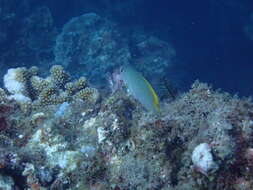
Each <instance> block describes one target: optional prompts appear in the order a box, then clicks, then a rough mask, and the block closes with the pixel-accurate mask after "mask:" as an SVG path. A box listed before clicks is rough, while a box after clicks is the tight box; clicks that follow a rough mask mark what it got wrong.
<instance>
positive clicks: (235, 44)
mask: <svg viewBox="0 0 253 190" xmlns="http://www.w3.org/2000/svg"><path fill="white" fill-rule="evenodd" d="M1 1H2V2H1ZM1 1H0V2H1V4H0V6H1V8H2V14H3V12H4V10H5V7H8V9H9V10H7V11H6V12H8V11H9V12H10V13H11V12H14V13H15V14H16V17H18V19H16V20H15V22H14V24H13V23H12V26H11V27H9V28H8V27H7V28H6V26H5V29H4V32H6V33H7V35H8V38H7V41H5V42H4V43H0V44H1V46H2V47H1V48H0V49H1V56H3V53H2V52H3V51H7V50H8V51H12V48H13V46H12V45H11V44H13V42H14V41H15V40H16V39H17V38H18V34H17V33H15V29H17V30H18V29H19V28H20V27H21V26H22V24H23V21H24V20H25V19H26V17H27V16H28V15H29V14H30V13H31V12H32V10H34V9H36V8H38V7H41V6H46V7H48V8H49V10H50V11H51V14H52V17H53V21H54V22H53V24H54V26H55V27H57V29H58V30H59V31H60V30H61V27H62V26H63V25H64V24H65V23H66V22H68V21H69V20H70V19H71V18H72V17H75V16H79V15H82V14H84V13H88V12H95V13H97V14H98V15H100V16H101V17H106V18H108V19H110V20H113V21H114V22H116V23H117V24H119V26H120V27H122V28H128V29H130V30H131V28H142V29H143V31H145V32H146V33H150V34H152V35H155V36H157V37H159V38H160V39H162V40H164V41H167V42H168V43H171V44H172V46H173V47H174V48H175V51H176V55H177V56H176V61H175V62H176V63H182V64H180V66H178V67H179V69H178V70H179V71H178V72H179V73H177V70H175V72H174V73H173V75H175V76H177V75H182V73H183V75H184V77H182V89H187V88H189V87H190V85H191V83H192V82H193V81H194V80H196V79H199V80H200V81H202V82H207V83H209V84H211V85H213V86H214V87H215V88H221V89H222V90H224V91H227V92H230V93H233V94H234V93H238V94H239V95H240V96H250V95H252V93H253V85H252V84H253V53H252V52H253V51H252V50H253V39H250V37H249V34H246V32H245V28H246V27H247V26H251V27H253V19H252V20H251V19H250V15H251V14H253V9H252V7H253V6H252V2H251V1H249V0H245V1H239V0H232V1H231V0H221V1H217V0H207V1H202V0H196V1H194V2H193V1H187V0H178V1H169V0H167V1H165V0H156V1H153V0H145V1H144V0H138V1H134V0H133V1H116V0H90V1H88V0H87V1H83V0H75V1H69V0H61V1H51V0H45V1H36V0H30V1H29V0H27V1H23V0H20V1H17V0H12V1H7V0H1ZM8 3H9V4H10V6H7V4H8ZM2 22H4V23H5V24H6V21H3V20H2ZM2 30H3V29H2ZM251 32H252V33H253V30H252V31H251ZM251 35H252V36H253V34H251ZM0 42H1V41H0ZM14 54H15V53H14ZM26 56H27V57H29V55H26ZM47 56H48V55H47ZM30 61H31V62H32V60H30ZM1 64H2V63H1ZM4 64H5V66H6V65H8V64H9V63H8V62H7V63H6V62H4ZM29 64H30V63H29V62H24V63H23V64H22V66H26V65H28V66H29ZM12 66H13V64H11V65H10V67H12ZM7 67H8V66H7ZM5 69H6V68H5ZM1 74H3V72H2V73H1ZM168 74H171V73H170V72H168Z"/></svg>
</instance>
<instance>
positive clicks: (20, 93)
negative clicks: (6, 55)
mask: <svg viewBox="0 0 253 190" xmlns="http://www.w3.org/2000/svg"><path fill="white" fill-rule="evenodd" d="M18 72H20V68H11V69H8V71H7V73H6V74H5V75H4V86H5V88H6V89H7V90H8V91H9V93H11V94H12V95H10V96H9V97H8V99H13V100H16V101H17V102H19V103H26V102H30V101H31V99H30V98H29V97H27V96H26V94H27V91H26V86H25V83H24V82H20V81H18V79H17V75H18Z"/></svg>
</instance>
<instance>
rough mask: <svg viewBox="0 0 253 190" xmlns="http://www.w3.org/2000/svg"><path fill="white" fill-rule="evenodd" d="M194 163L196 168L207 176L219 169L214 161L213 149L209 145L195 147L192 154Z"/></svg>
mask: <svg viewBox="0 0 253 190" xmlns="http://www.w3.org/2000/svg"><path fill="white" fill-rule="evenodd" d="M192 162H193V164H194V166H195V168H196V169H197V170H198V171H199V172H201V173H203V174H207V172H208V171H209V170H210V169H213V168H216V167H217V165H216V163H215V162H214V161H213V155H212V153H211V147H210V145H209V144H207V143H201V144H199V145H198V146H196V147H195V149H194V150H193V152H192Z"/></svg>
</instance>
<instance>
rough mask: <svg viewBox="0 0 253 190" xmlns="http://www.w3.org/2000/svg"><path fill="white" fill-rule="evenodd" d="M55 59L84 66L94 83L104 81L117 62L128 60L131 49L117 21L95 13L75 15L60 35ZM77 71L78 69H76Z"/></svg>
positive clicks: (68, 65)
mask: <svg viewBox="0 0 253 190" xmlns="http://www.w3.org/2000/svg"><path fill="white" fill-rule="evenodd" d="M54 54H55V62H56V63H57V64H62V65H64V66H65V67H69V68H70V70H71V68H72V67H75V68H77V67H79V68H80V67H81V68H84V69H83V71H82V72H83V73H84V74H85V76H87V78H88V79H89V81H91V82H92V83H95V82H96V83H98V81H96V80H99V82H101V80H104V79H105V78H104V77H103V76H102V75H101V73H106V72H108V71H109V70H110V69H112V68H113V67H115V66H119V65H122V64H126V63H128V59H129V58H130V53H129V50H128V45H127V41H126V40H124V38H123V37H122V35H121V33H120V32H119V29H118V28H117V27H116V25H115V24H114V23H112V22H110V21H108V20H106V19H103V18H101V17H100V16H98V15H97V14H95V13H88V14H84V15H81V16H79V17H75V18H72V19H71V20H70V21H69V22H68V23H66V24H65V25H64V27H63V29H62V32H61V33H60V34H59V35H58V36H57V39H56V45H55V47H54ZM75 71H76V69H75Z"/></svg>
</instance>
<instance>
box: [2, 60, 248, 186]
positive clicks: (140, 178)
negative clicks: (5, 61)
mask: <svg viewBox="0 0 253 190" xmlns="http://www.w3.org/2000/svg"><path fill="white" fill-rule="evenodd" d="M12 71H13V70H12ZM14 71H22V72H21V73H28V75H17V76H28V77H26V78H25V80H19V79H20V78H15V77H14V78H11V77H9V78H8V77H6V78H7V79H9V80H14V79H15V80H16V79H18V81H19V82H21V81H22V82H21V83H22V85H21V86H22V88H25V90H24V91H18V93H24V92H25V93H24V94H23V95H26V96H27V97H28V98H30V99H31V102H30V108H29V111H27V110H23V107H22V106H21V103H20V102H19V100H16V99H10V98H9V97H10V96H12V95H13V94H12V93H16V91H12V92H10V91H11V90H10V91H9V92H8V91H6V92H5V91H4V89H2V90H1V103H0V120H1V122H0V123H1V125H0V131H1V135H0V171H2V173H4V174H5V175H3V176H1V177H3V178H4V179H5V180H4V181H5V182H3V184H1V185H2V186H6V187H13V186H15V187H18V188H20V189H25V188H30V189H80V190H81V189H82V190H84V189H108V190H109V189H112V190H119V189H120V190H123V189H124V190H132V189H136V190H139V189H140V190H148V189H159V190H182V189H189V190H190V189H194V190H201V189H210V188H211V189H217V190H224V189H225V190H231V189H233V190H239V189H242V188H244V189H248V190H249V189H251V188H252V183H253V175H252V171H253V167H252V166H253V162H252V160H253V156H252V155H253V153H252V152H253V151H252V147H253V144H252V142H253V141H252V134H253V131H252V126H253V104H252V102H251V100H249V99H239V98H238V97H236V96H231V95H229V94H227V93H223V92H220V91H215V90H213V89H212V88H211V87H210V86H208V85H206V84H203V83H200V82H198V81H196V82H195V83H194V84H193V85H192V88H191V90H190V91H189V92H186V93H184V94H181V95H180V96H178V97H177V98H176V99H175V100H174V101H171V100H170V101H169V100H168V101H167V100H166V101H164V102H162V105H161V114H160V115H156V114H154V115H153V114H151V113H148V112H146V111H144V110H143V108H142V107H141V106H140V105H139V104H138V102H136V101H135V100H134V99H133V98H131V97H128V96H127V95H126V93H124V92H123V91H117V92H115V93H114V94H112V95H110V96H109V97H103V98H102V99H101V101H98V97H99V95H98V90H97V89H94V88H91V87H89V85H88V81H87V80H86V78H84V77H81V78H79V79H77V80H75V81H72V80H71V76H70V75H69V74H68V73H67V72H66V71H64V69H63V68H62V67H61V66H59V65H56V66H53V67H52V68H51V74H50V75H49V76H48V77H46V78H43V77H40V76H39V74H40V73H39V72H40V70H39V69H36V68H34V67H33V68H31V69H26V68H17V69H16V70H14ZM32 71H33V72H32ZM35 71H36V72H35ZM7 74H9V72H7ZM16 74H17V73H16ZM21 78H22V77H21ZM8 82H11V81H8ZM13 82H14V84H15V82H16V81H13ZM35 84H36V85H35ZM39 84H41V86H40V85H39ZM6 90H8V88H6Z"/></svg>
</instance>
